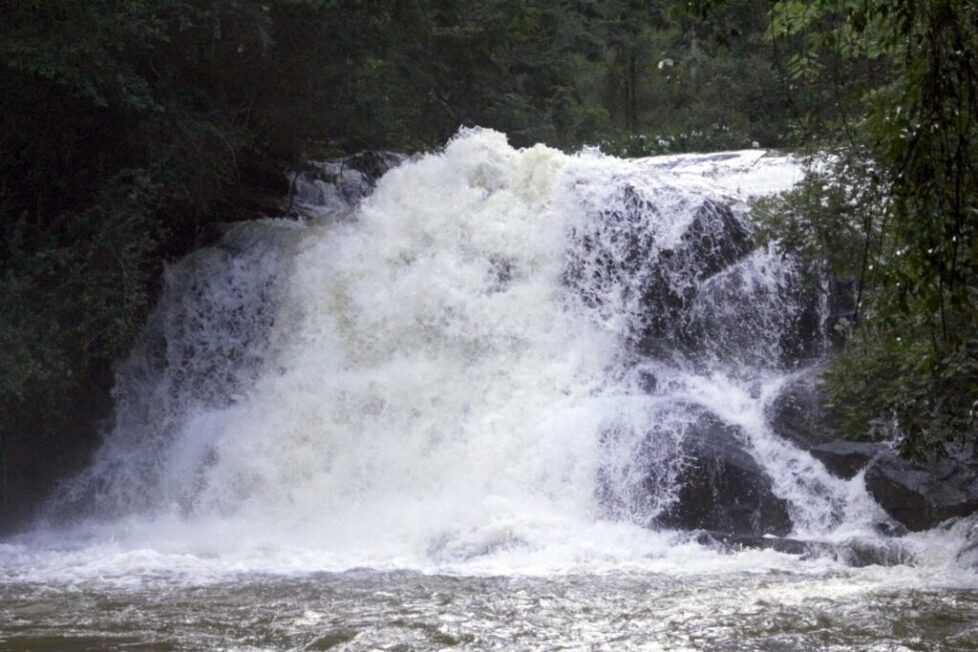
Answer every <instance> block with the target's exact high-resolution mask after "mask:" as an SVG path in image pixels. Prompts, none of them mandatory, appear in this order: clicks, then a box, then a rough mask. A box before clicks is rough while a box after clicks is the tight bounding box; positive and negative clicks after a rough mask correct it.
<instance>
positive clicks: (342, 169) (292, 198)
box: [287, 152, 408, 216]
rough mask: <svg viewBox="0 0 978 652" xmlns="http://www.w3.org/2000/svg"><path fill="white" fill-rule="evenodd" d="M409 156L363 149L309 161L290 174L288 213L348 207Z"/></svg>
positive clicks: (304, 213)
mask: <svg viewBox="0 0 978 652" xmlns="http://www.w3.org/2000/svg"><path fill="white" fill-rule="evenodd" d="M407 159H408V157H407V156H405V155H404V154H398V153H395V152H360V153H358V154H353V155H351V156H345V157H343V158H337V159H330V160H327V161H313V162H310V163H308V164H307V165H306V166H305V168H304V169H302V170H298V171H295V172H292V173H291V174H290V190H289V199H288V202H287V203H288V208H287V212H288V213H290V214H297V215H300V216H301V215H316V214H319V213H323V212H333V211H340V210H344V209H349V208H350V207H352V206H354V205H355V204H356V203H357V202H359V201H360V200H362V199H363V198H364V197H366V196H368V195H369V194H370V193H372V192H373V190H374V188H375V187H376V185H377V182H378V181H379V180H380V178H381V177H382V176H384V174H386V173H387V172H388V171H389V170H391V169H393V168H395V167H397V166H398V165H400V164H401V163H403V162H404V161H406V160H407Z"/></svg>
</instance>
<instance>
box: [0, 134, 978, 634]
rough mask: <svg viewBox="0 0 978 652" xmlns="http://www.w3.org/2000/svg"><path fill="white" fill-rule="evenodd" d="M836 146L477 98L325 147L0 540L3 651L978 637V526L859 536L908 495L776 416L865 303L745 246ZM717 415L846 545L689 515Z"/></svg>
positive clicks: (228, 250)
mask: <svg viewBox="0 0 978 652" xmlns="http://www.w3.org/2000/svg"><path fill="white" fill-rule="evenodd" d="M324 165H325V164H324ZM802 174H803V172H802V169H801V167H800V165H799V164H798V163H797V161H794V160H792V159H791V158H790V157H786V156H783V155H778V154H775V153H770V152H764V151H761V150H752V151H745V152H733V153H728V154H716V155H688V156H675V157H658V158H651V159H636V160H620V159H616V158H612V157H608V156H604V155H602V154H600V153H599V152H596V151H584V152H581V153H578V154H574V155H568V154H564V153H561V152H559V151H556V150H553V149H549V148H546V147H543V146H537V147H533V148H529V149H522V150H517V149H514V148H511V147H510V146H509V145H508V144H507V142H506V138H505V136H503V135H502V134H499V133H496V132H493V131H488V130H464V131H462V132H460V133H459V135H457V136H456V137H455V138H454V139H453V140H452V141H451V142H450V143H448V145H447V146H446V147H445V148H444V149H443V150H441V151H439V152H436V153H431V154H427V155H424V156H418V157H415V158H413V159H408V160H404V161H403V162H401V163H400V164H399V165H397V166H396V167H394V168H393V169H391V170H390V171H389V172H387V173H386V174H385V175H384V176H383V177H382V178H380V180H379V181H378V182H377V184H376V188H375V189H371V190H372V191H371V192H369V193H367V194H366V196H365V197H363V198H360V197H359V196H351V195H356V194H357V193H356V192H353V193H346V192H345V191H344V188H343V184H342V183H340V184H337V183H332V184H327V183H325V182H324V181H322V180H321V179H317V178H316V176H315V175H312V174H305V175H302V176H301V177H297V179H296V183H295V186H296V197H295V204H296V206H297V207H298V209H300V212H301V214H302V217H301V218H299V219H267V220H259V221H255V222H249V223H242V224H240V225H237V226H236V227H234V228H233V229H231V230H230V231H229V232H228V233H227V234H226V235H225V236H224V238H223V239H222V240H221V241H220V242H219V243H217V244H216V245H214V246H212V247H209V248H206V249H202V250H200V251H198V252H195V253H193V254H191V255H190V256H188V257H187V258H185V259H184V260H182V261H180V262H178V263H176V264H174V265H172V266H171V267H170V268H169V269H168V270H167V273H166V278H165V287H164V290H163V293H162V296H161V298H160V301H159V304H158V306H157V308H156V309H155V311H154V312H153V314H152V315H151V317H150V319H149V322H148V324H147V325H146V328H145V331H144V333H143V335H142V337H141V338H140V341H139V343H138V345H137V346H136V347H135V349H134V350H133V352H132V353H131V355H130V357H129V358H128V359H127V360H126V361H124V362H123V363H121V364H120V366H119V368H118V371H117V382H116V388H115V400H116V410H115V416H114V419H113V424H112V426H111V428H109V429H108V430H107V432H106V436H105V440H104V444H103V446H102V447H101V449H100V450H99V451H98V452H97V453H96V455H95V457H94V459H93V461H92V463H91V465H90V466H89V468H87V469H86V470H85V471H84V472H82V473H81V474H79V475H78V476H77V477H75V478H73V479H71V480H70V481H67V482H65V483H64V484H63V485H62V486H61V487H59V488H58V490H57V491H56V492H55V495H54V496H53V497H52V499H51V500H50V502H49V504H48V506H47V508H46V510H45V513H44V514H43V515H42V517H41V518H40V519H39V521H38V522H37V524H36V526H35V527H34V528H32V529H31V530H30V531H29V532H26V533H24V534H21V535H19V536H17V537H14V538H11V539H8V540H6V541H2V542H0V648H2V649H11V650H22V649H23V650H41V649H50V650H66V649H68V650H98V649H126V650H129V649H154V650H155V649H164V650H185V649H234V650H325V649H331V650H378V649H380V650H429V649H443V648H448V647H458V648H460V649H473V650H481V649H518V650H524V649H532V650H550V649H581V650H587V649H602V650H605V649H606V650H630V649H642V650H659V649H665V650H673V649H725V650H750V649H757V650H815V649H837V650H848V649H871V650H938V649H941V650H943V649H951V650H953V649H961V650H963V649H978V575H976V572H975V570H974V568H973V567H970V568H969V567H968V565H966V564H963V563H961V562H960V561H959V558H958V554H959V552H960V551H961V550H962V548H963V547H965V546H966V545H968V543H969V542H968V541H967V540H966V536H967V530H968V525H969V524H967V523H963V522H962V523H958V524H954V525H950V526H948V527H944V528H936V529H934V530H931V531H927V532H920V533H914V534H908V535H906V536H903V537H900V538H899V545H900V550H901V551H902V553H901V554H903V557H901V558H900V559H898V560H896V561H897V562H899V563H894V564H893V565H888V566H881V565H878V564H875V563H871V564H869V565H863V566H862V567H856V566H854V565H852V563H851V562H852V559H851V558H847V557H846V555H845V554H840V553H839V552H838V551H839V550H844V549H845V548H844V545H848V544H849V543H851V542H853V541H859V542H863V543H864V544H867V545H869V544H879V545H880V546H888V545H892V542H893V540H892V539H888V538H887V537H885V535H884V534H881V533H880V532H881V525H886V524H887V523H889V519H888V517H887V516H886V515H885V513H884V512H883V511H882V510H881V508H880V507H879V506H878V505H876V503H875V502H874V501H873V499H872V498H871V497H870V496H869V494H868V493H867V492H866V489H865V487H864V483H863V477H862V475H857V476H856V477H855V478H853V479H851V480H842V479H839V478H836V477H834V476H832V475H830V474H829V473H828V471H827V470H826V469H825V468H824V467H823V466H822V465H821V463H820V462H818V461H817V460H815V459H814V458H813V457H812V456H811V455H809V454H808V453H807V452H806V451H805V450H803V449H802V448H799V447H797V446H796V445H795V444H793V443H792V442H790V441H788V440H787V439H783V438H782V437H780V436H779V435H778V434H777V433H776V432H775V431H774V428H773V427H772V424H771V418H770V414H771V412H770V407H771V404H772V402H773V401H774V400H776V398H777V397H778V395H779V392H781V390H782V388H783V387H784V386H785V385H786V383H789V382H791V381H792V380H793V379H795V378H797V377H798V376H799V375H800V374H804V373H806V370H807V369H808V368H810V367H812V366H813V365H817V364H819V361H820V360H821V359H822V358H823V357H824V352H825V347H826V344H825V341H826V337H827V334H828V333H827V331H828V329H830V327H831V324H830V315H829V312H830V310H829V306H828V305H827V304H826V301H825V300H824V298H823V299H817V298H816V299H815V300H814V301H813V300H812V299H811V297H812V296H813V294H812V293H811V292H809V291H806V290H805V288H809V289H810V286H809V285H806V282H807V281H806V280H805V278H804V276H805V275H804V274H803V270H801V269H799V268H798V266H797V264H796V263H795V262H794V261H792V260H790V259H788V258H784V257H782V256H780V255H778V254H777V253H775V252H774V251H772V250H768V249H752V250H750V251H746V250H745V251H741V252H740V253H737V251H735V250H736V247H738V246H749V245H748V244H746V243H748V242H749V240H750V233H751V229H752V228H753V227H752V225H751V222H750V215H749V204H748V201H749V199H750V198H751V197H755V196H759V195H765V194H771V193H776V192H779V191H783V190H786V189H789V188H790V187H792V185H794V184H795V183H797V182H798V181H799V180H800V179H801V178H802ZM355 176H356V175H352V176H351V175H346V176H345V177H343V179H345V181H351V179H352V181H356V178H355ZM352 181H351V183H352ZM690 234H692V235H690ZM691 242H692V243H698V244H695V247H698V249H696V248H691V247H693V245H691V244H690V243H691ZM738 243H739V244H738ZM684 247H685V249H684ZM731 247H732V248H733V249H731ZM684 251H685V252H686V253H683V252H684ZM697 251H698V252H700V253H699V254H697V253H696V252H697ZM703 252H705V254H704V253H703ZM698 256H699V257H698ZM707 418H708V419H710V420H712V421H711V423H717V424H720V427H722V428H726V430H723V432H730V433H735V434H733V435H731V437H732V440H733V441H735V442H736V445H737V446H739V447H741V448H742V450H743V452H744V454H746V455H747V456H748V457H749V458H750V459H751V460H752V462H751V463H753V464H756V465H758V466H759V468H761V469H763V472H764V474H765V475H766V477H767V478H769V481H770V486H771V491H772V492H773V494H774V495H775V496H776V497H777V498H778V499H779V500H780V501H783V504H785V505H786V506H787V507H786V510H787V512H786V518H790V525H789V526H787V527H789V528H790V532H788V534H789V535H790V537H792V538H793V539H796V540H804V541H809V542H817V543H819V544H823V547H821V548H817V549H813V551H811V552H810V553H808V554H801V555H799V554H786V553H783V552H778V551H776V550H773V549H760V548H757V547H751V546H746V547H741V546H724V545H719V544H718V543H717V542H716V541H712V540H710V539H709V538H706V539H704V538H703V537H698V536H697V532H690V531H686V530H682V529H673V528H672V527H669V526H668V525H667V524H668V523H669V522H670V521H669V520H668V519H669V518H671V516H670V515H671V514H675V513H676V510H678V509H680V507H681V505H680V503H681V501H682V500H683V497H682V493H681V489H682V478H683V477H685V476H684V475H683V474H684V472H685V471H686V470H687V469H688V468H689V464H690V462H689V450H690V449H689V445H690V443H689V442H690V441H692V438H694V437H696V436H702V434H703V432H706V433H710V432H714V431H716V429H714V430H710V429H709V428H707V429H706V430H703V423H704V419H707ZM819 551H821V552H819ZM833 551H834V552H833Z"/></svg>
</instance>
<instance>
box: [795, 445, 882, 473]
mask: <svg viewBox="0 0 978 652" xmlns="http://www.w3.org/2000/svg"><path fill="white" fill-rule="evenodd" d="M809 452H810V453H811V454H812V457H814V458H815V459H817V460H818V461H819V462H821V463H822V464H824V465H825V468H826V469H827V470H828V472H829V473H831V474H832V475H834V476H836V477H839V478H843V479H845V480H848V479H850V478H853V477H855V475H856V474H857V473H859V472H860V471H862V470H863V469H865V468H866V467H867V466H869V465H870V463H871V462H872V461H873V460H874V459H876V458H877V457H879V456H881V455H887V454H889V452H890V449H889V447H888V446H886V445H885V444H877V443H870V442H856V441H847V440H844V439H839V440H836V441H830V442H826V443H823V444H819V445H818V446H815V447H813V448H812V449H810V450H809Z"/></svg>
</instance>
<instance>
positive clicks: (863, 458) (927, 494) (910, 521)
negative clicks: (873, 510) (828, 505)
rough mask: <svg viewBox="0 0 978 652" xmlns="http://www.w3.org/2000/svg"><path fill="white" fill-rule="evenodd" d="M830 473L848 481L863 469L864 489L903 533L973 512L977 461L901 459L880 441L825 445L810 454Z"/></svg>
mask: <svg viewBox="0 0 978 652" xmlns="http://www.w3.org/2000/svg"><path fill="white" fill-rule="evenodd" d="M810 452H811V454H812V456H813V457H815V458H816V459H818V460H819V461H821V462H822V463H823V464H824V465H825V468H826V469H828V471H829V472H830V473H832V474H833V475H836V476H838V477H840V478H844V479H849V478H852V477H854V476H855V475H856V474H857V473H859V472H860V471H862V470H863V469H865V470H866V475H865V480H866V489H867V491H869V494H870V495H871V496H872V497H873V499H874V500H876V502H877V503H879V505H880V507H882V508H883V509H884V510H885V511H886V513H887V514H889V515H890V516H891V517H893V519H895V520H896V521H897V522H898V523H900V524H901V525H902V526H904V527H906V528H907V529H908V530H911V531H915V532H919V531H921V530H929V529H930V528H932V527H935V526H936V525H938V524H939V523H941V522H942V521H945V520H947V519H949V518H953V517H956V516H968V515H969V514H972V513H974V512H978V460H975V459H973V458H970V457H965V456H955V455H951V454H948V455H946V456H942V457H938V458H933V459H930V460H924V461H920V460H910V459H906V458H903V457H901V456H900V455H899V454H898V453H897V452H896V451H894V450H893V449H892V448H890V447H889V446H888V445H887V444H883V443H870V442H852V441H843V440H838V441H831V442H828V443H825V444H819V445H818V446H815V447H813V448H812V449H811V450H810Z"/></svg>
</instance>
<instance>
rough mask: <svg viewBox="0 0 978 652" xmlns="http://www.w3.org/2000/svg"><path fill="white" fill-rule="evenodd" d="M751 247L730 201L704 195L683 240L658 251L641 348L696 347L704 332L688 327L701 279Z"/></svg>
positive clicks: (645, 296)
mask: <svg viewBox="0 0 978 652" xmlns="http://www.w3.org/2000/svg"><path fill="white" fill-rule="evenodd" d="M751 249H752V247H751V242H750V235H749V233H748V232H747V230H746V229H745V228H744V226H743V224H741V222H740V220H738V219H737V217H736V216H735V215H734V213H733V211H732V210H731V209H730V207H729V206H725V205H723V204H719V203H717V202H714V201H710V200H706V201H704V202H703V204H702V205H701V206H700V207H699V208H698V209H697V210H696V213H695V214H694V216H693V220H692V221H691V222H690V224H689V227H688V228H687V229H686V232H685V233H684V234H683V235H682V237H681V238H680V241H679V244H678V245H677V246H676V247H674V248H673V249H669V250H665V251H662V252H660V253H659V258H658V260H657V261H656V264H655V265H654V266H653V267H652V269H651V270H650V273H649V276H648V278H647V279H646V281H645V284H644V287H643V288H642V305H643V307H644V309H645V315H646V319H645V323H644V324H643V328H642V331H641V332H640V333H639V334H638V350H639V352H641V353H643V354H645V355H661V354H663V353H664V352H665V351H666V350H668V348H670V347H672V346H676V345H678V346H680V347H682V348H683V349H684V350H685V351H687V352H691V351H695V350H696V349H697V348H698V347H699V345H700V344H701V342H702V339H703V337H704V334H703V333H702V332H697V330H698V329H696V328H684V327H685V326H688V315H687V313H688V312H689V310H690V308H691V306H692V305H693V302H694V300H695V298H696V296H697V293H698V292H699V290H700V287H701V284H702V282H703V281H704V280H705V279H707V278H709V277H712V276H715V275H716V274H718V273H720V272H722V271H723V270H725V269H727V268H729V267H730V266H732V265H734V264H736V263H737V262H738V261H740V260H742V259H743V258H744V257H746V256H747V255H748V254H749V253H750V252H751ZM679 280H681V282H679Z"/></svg>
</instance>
